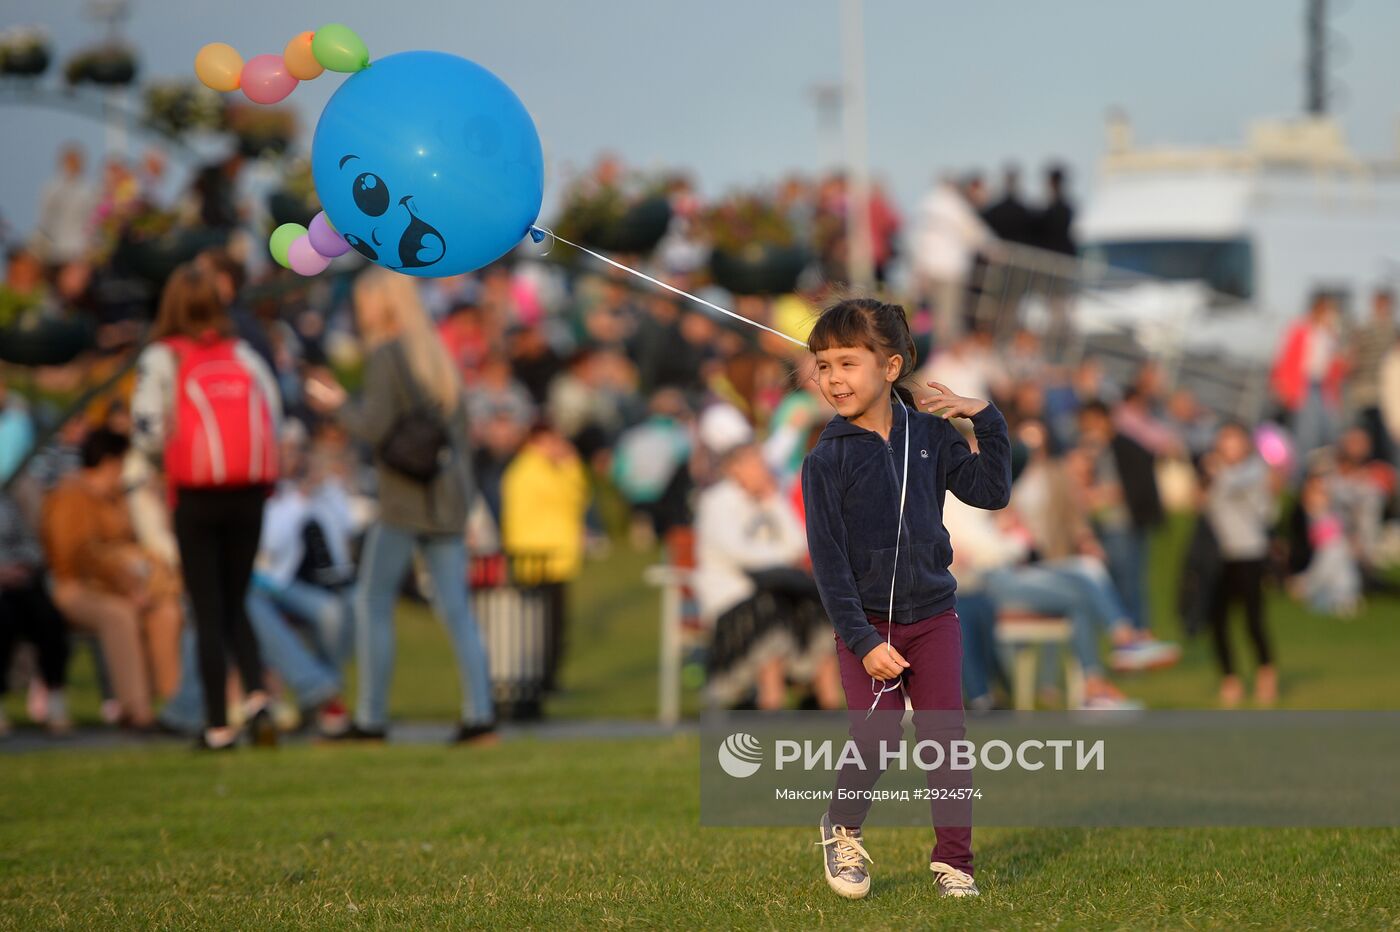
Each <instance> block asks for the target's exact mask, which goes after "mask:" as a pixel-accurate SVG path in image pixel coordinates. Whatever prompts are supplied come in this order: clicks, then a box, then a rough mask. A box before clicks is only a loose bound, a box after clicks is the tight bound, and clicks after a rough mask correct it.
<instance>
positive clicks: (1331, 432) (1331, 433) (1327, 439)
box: [1292, 382, 1341, 482]
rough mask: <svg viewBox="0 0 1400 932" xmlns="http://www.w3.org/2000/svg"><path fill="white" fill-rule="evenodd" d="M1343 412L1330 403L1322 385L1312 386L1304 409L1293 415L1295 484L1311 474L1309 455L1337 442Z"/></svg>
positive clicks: (1315, 384)
mask: <svg viewBox="0 0 1400 932" xmlns="http://www.w3.org/2000/svg"><path fill="white" fill-rule="evenodd" d="M1340 423H1341V412H1339V411H1338V410H1337V409H1336V407H1335V406H1334V405H1332V404H1330V403H1328V401H1327V398H1326V396H1325V395H1324V394H1323V391H1322V383H1321V382H1309V383H1308V388H1307V394H1306V395H1305V396H1304V398H1303V405H1302V407H1301V408H1299V409H1298V410H1297V411H1296V412H1294V414H1293V424H1292V426H1293V441H1294V447H1295V450H1294V454H1293V455H1294V456H1295V457H1296V460H1295V461H1294V463H1293V478H1294V481H1295V482H1296V481H1300V480H1301V479H1302V478H1303V477H1304V476H1305V475H1307V471H1308V454H1309V453H1311V452H1312V451H1313V450H1316V449H1319V448H1321V447H1325V446H1330V445H1331V444H1334V443H1336V442H1337V436H1338V434H1339V432H1340Z"/></svg>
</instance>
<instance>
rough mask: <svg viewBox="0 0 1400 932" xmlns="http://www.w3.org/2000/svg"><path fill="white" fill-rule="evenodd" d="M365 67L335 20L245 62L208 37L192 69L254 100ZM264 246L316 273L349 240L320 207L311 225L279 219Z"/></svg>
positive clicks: (355, 40)
mask: <svg viewBox="0 0 1400 932" xmlns="http://www.w3.org/2000/svg"><path fill="white" fill-rule="evenodd" d="M368 67H369V49H367V48H366V47H365V43H364V40H362V39H361V38H360V37H359V36H358V35H356V34H355V31H354V30H353V29H351V28H350V27H349V26H343V25H341V24H340V23H329V24H327V25H325V26H322V27H321V28H320V29H317V30H316V31H315V32H303V33H300V34H298V35H296V36H294V37H293V38H292V41H290V42H288V43H287V47H286V48H285V49H283V50H282V54H281V55H255V56H253V57H252V58H251V59H249V60H248V62H247V63H246V64H245V63H244V61H243V56H241V55H239V54H238V50H237V49H235V48H234V47H233V46H231V45H228V44H227V43H224V42H211V43H209V44H208V45H206V46H204V47H203V48H201V49H200V50H199V52H198V54H196V55H195V57H194V72H195V74H196V75H197V76H198V77H199V80H200V81H202V82H203V83H204V84H205V86H207V87H210V88H213V89H214V90H216V91H222V92H225V93H226V92H228V91H236V90H242V91H243V94H244V96H245V97H247V98H248V99H249V100H251V101H252V102H253V103H255V104H275V103H279V102H280V101H282V100H285V99H286V97H287V95H288V94H290V93H291V92H292V91H294V90H296V87H297V84H298V83H299V82H301V81H310V80H311V79H313V78H318V77H320V76H321V74H322V73H323V72H325V71H327V70H329V71H339V72H342V73H345V74H353V73H354V72H357V71H363V70H364V69H365V68H368ZM268 249H269V251H271V253H272V258H274V259H276V260H277V264H278V265H280V266H282V267H283V268H285V269H291V270H292V271H293V272H296V273H297V274H298V275H318V274H320V273H321V272H323V271H325V269H326V266H328V265H330V261H331V260H332V259H334V258H335V257H336V256H341V255H344V254H345V253H346V252H348V251H349V249H350V244H349V243H347V242H346V241H345V238H344V237H342V236H341V235H340V234H339V233H337V232H336V231H335V227H333V226H331V223H330V220H329V219H328V218H327V217H326V214H325V211H321V212H320V213H318V214H317V215H316V216H315V217H314V218H313V219H312V221H311V226H310V228H307V227H304V226H302V225H301V224H299V223H284V224H282V225H281V226H279V227H278V228H277V229H276V230H273V231H272V237H271V239H269V241H268Z"/></svg>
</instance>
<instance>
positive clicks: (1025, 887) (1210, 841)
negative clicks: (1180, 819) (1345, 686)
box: [0, 736, 1400, 929]
mask: <svg viewBox="0 0 1400 932" xmlns="http://www.w3.org/2000/svg"><path fill="white" fill-rule="evenodd" d="M697 750H698V744H697V741H696V740H695V738H694V737H693V736H686V737H677V738H672V739H659V740H658V739H651V740H645V741H622V742H594V741H591V742H575V741H564V742H551V743H546V742H539V741H533V740H522V741H516V742H510V743H507V744H505V745H502V746H500V747H497V748H492V749H484V750H473V751H458V750H452V749H446V748H424V747H404V748H400V747H394V748H388V749H383V748H380V749H374V748H318V747H307V746H302V747H295V748H285V749H282V750H280V751H277V752H272V753H253V752H251V751H250V752H246V753H239V754H235V755H228V756H218V757H209V756H204V757H201V756H196V755H193V754H192V753H191V752H187V751H181V750H179V749H173V748H167V749H161V750H156V751H144V752H128V751H120V752H109V753H102V754H94V755H80V754H74V753H52V754H42V755H24V756H20V757H17V758H11V759H9V760H6V761H5V763H4V767H5V777H4V780H3V781H0V811H3V812H4V813H5V814H6V817H5V819H4V820H0V927H4V928H12V929H42V928H102V929H127V928H130V929H137V928H141V929H144V928H156V927H159V928H192V927H200V928H218V929H273V928H327V929H331V928H360V927H366V928H370V927H372V928H395V929H427V928H460V927H491V928H497V929H509V928H517V927H529V928H561V927H562V928H577V927H583V926H587V927H598V926H643V927H666V928H729V927H746V928H752V927H764V928H808V927H814V926H824V927H842V926H846V927H856V928H890V929H894V928H936V927H946V928H969V927H987V928H1037V927H1052V926H1055V927H1095V928H1150V927H1172V928H1185V927H1189V928H1220V929H1226V928H1238V927H1242V926H1255V927H1262V928H1285V927H1289V928H1321V929H1335V928H1345V927H1355V928H1378V927H1382V926H1386V925H1392V924H1395V923H1397V922H1400V881H1397V877H1396V873H1395V870H1394V868H1395V865H1396V864H1397V863H1400V831H1396V830H1364V831H1363V830H1349V831H1338V830H1270V831H1261V830H1241V829H1228V830H1227V829H1218V830H1190V831H1187V830H1160V829H1159V830H1145V829H1138V830H1122V829H1120V830H1096V831H1091V830H1075V829H1068V830H1067V829H1036V830H1016V829H986V830H981V831H979V832H978V835H977V851H978V855H977V858H978V880H979V883H980V884H981V886H982V889H983V891H984V896H983V897H982V898H981V899H980V900H979V901H964V902H961V903H959V902H956V901H948V900H940V899H938V898H937V897H936V896H934V891H933V888H932V884H931V880H930V875H929V873H928V869H927V866H926V865H927V861H928V848H929V845H930V841H931V839H930V837H929V836H930V833H929V832H928V831H916V830H912V829H893V828H871V829H869V830H868V833H867V839H868V841H867V846H868V848H869V850H870V853H871V856H872V857H873V858H874V859H875V865H874V869H873V870H874V877H875V884H874V888H873V891H872V893H871V895H870V897H869V898H867V899H866V900H863V901H860V902H854V903H853V902H846V901H843V900H840V899H839V898H837V897H836V896H835V895H834V894H832V893H831V892H830V891H829V890H828V889H827V887H826V883H825V881H824V880H823V879H822V876H821V868H820V857H819V855H818V853H817V850H816V848H815V847H814V846H813V844H812V842H813V840H814V839H815V837H816V831H815V828H813V829H812V830H805V831H804V830H801V829H781V830H767V829H720V828H704V829H702V828H700V827H699V825H698V824H697V823H698V819H699V814H698V802H697V798H698V787H697V778H696V773H697V770H696V754H697Z"/></svg>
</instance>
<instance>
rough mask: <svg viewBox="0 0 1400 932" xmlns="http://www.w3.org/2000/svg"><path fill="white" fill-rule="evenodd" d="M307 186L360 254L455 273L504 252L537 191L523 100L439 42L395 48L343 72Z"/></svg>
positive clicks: (539, 195)
mask: <svg viewBox="0 0 1400 932" xmlns="http://www.w3.org/2000/svg"><path fill="white" fill-rule="evenodd" d="M311 172H312V175H313V176H314V177H315V179H316V193H317V194H318V195H319V196H320V198H321V206H322V208H323V209H324V210H325V211H326V215H327V216H328V217H330V220H331V223H332V224H333V225H334V226H335V228H336V230H338V231H339V232H340V233H341V235H343V236H344V237H345V239H346V240H347V241H349V243H350V245H351V246H352V247H354V249H355V250H356V251H357V252H359V253H360V254H361V255H363V256H364V257H366V258H367V259H370V260H371V261H374V262H377V263H379V264H380V265H382V266H384V267H385V268H390V269H394V270H396V271H399V272H404V273H406V274H408V275H422V276H429V277H436V276H445V275H457V274H460V273H462V272H469V271H471V270H472V269H477V268H480V267H481V266H483V265H486V264H487V263H489V262H491V261H493V260H495V259H498V258H500V257H501V256H502V255H504V254H505V253H507V252H508V251H510V249H512V248H513V247H514V246H515V245H516V244H517V243H519V242H520V240H521V238H522V237H524V236H525V234H526V233H527V232H528V231H529V228H530V226H531V224H533V223H534V222H535V220H536V218H538V217H539V213H540V202H541V200H542V199H543V197H544V157H543V154H542V153H541V151H540V137H539V134H538V133H537V132H536V131H535V124H534V121H533V120H531V119H530V114H529V113H528V112H527V111H526V110H525V106H524V105H523V104H522V103H521V102H520V99H519V98H518V97H516V96H515V93H514V92H513V91H511V89H510V88H509V87H506V85H505V83H504V82H502V81H501V79H500V78H498V77H496V76H495V75H494V74H492V73H491V72H489V71H487V70H486V69H485V68H483V67H481V66H480V65H478V64H476V63H475V62H472V61H468V60H467V59H465V58H459V57H457V56H456V55H448V54H447V53H445V52H401V53H399V54H397V55H389V56H387V57H385V58H381V59H379V60H378V61H375V62H372V63H371V64H370V66H369V67H368V68H366V69H364V70H363V71H360V72H357V73H355V74H353V75H351V76H350V77H349V78H348V79H347V80H346V81H345V83H344V84H342V85H341V86H340V89H339V90H337V91H336V92H335V94H334V95H333V96H332V97H331V99H330V102H329V103H327V104H326V108H325V110H324V111H322V113H321V119H320V122H319V123H317V124H316V135H315V138H314V139H313V140H312V143H311Z"/></svg>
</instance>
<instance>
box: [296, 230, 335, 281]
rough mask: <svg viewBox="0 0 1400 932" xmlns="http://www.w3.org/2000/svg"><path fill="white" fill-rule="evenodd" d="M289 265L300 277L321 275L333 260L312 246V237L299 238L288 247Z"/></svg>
mask: <svg viewBox="0 0 1400 932" xmlns="http://www.w3.org/2000/svg"><path fill="white" fill-rule="evenodd" d="M287 264H288V265H290V266H291V267H292V271H293V272H296V273H297V274H298V275H319V274H321V273H322V272H324V271H325V270H326V266H328V265H330V264H331V260H330V259H328V258H327V257H325V256H323V255H321V254H320V253H319V252H317V251H316V247H314V246H312V245H311V237H309V236H298V237H297V238H296V239H294V240H292V245H290V246H288V247H287Z"/></svg>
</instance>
